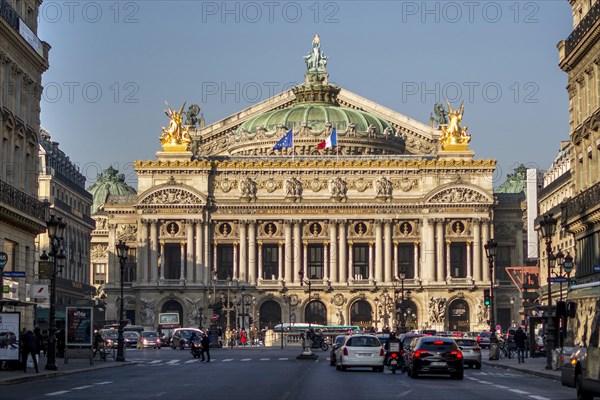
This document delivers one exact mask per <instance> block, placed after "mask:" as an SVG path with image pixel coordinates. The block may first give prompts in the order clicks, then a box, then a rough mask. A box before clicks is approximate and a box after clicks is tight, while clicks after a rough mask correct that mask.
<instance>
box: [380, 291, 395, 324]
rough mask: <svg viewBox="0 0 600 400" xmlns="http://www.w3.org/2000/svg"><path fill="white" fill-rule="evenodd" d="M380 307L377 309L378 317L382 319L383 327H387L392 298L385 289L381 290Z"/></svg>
mask: <svg viewBox="0 0 600 400" xmlns="http://www.w3.org/2000/svg"><path fill="white" fill-rule="evenodd" d="M379 302H380V303H381V307H380V309H379V317H381V319H383V329H389V321H390V309H391V308H392V298H391V297H390V295H389V294H388V292H387V291H385V290H384V291H383V294H382V296H381V300H379Z"/></svg>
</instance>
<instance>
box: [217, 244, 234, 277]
mask: <svg viewBox="0 0 600 400" xmlns="http://www.w3.org/2000/svg"><path fill="white" fill-rule="evenodd" d="M227 278H229V279H232V278H233V244H218V245H217V279H219V280H225V279H227Z"/></svg>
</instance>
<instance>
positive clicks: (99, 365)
mask: <svg viewBox="0 0 600 400" xmlns="http://www.w3.org/2000/svg"><path fill="white" fill-rule="evenodd" d="M132 364H135V362H132V361H125V362H116V361H114V360H112V359H108V360H107V361H100V360H94V363H93V364H92V365H90V360H89V359H78V358H70V359H69V363H68V364H65V359H64V358H57V359H56V367H57V370H56V371H48V370H45V369H44V367H45V366H46V357H40V360H39V362H38V367H39V370H40V372H39V373H36V372H35V368H27V373H23V370H22V369H20V370H13V371H7V370H0V386H3V385H13V384H16V383H22V382H30V381H37V380H42V379H48V378H53V377H56V376H62V375H70V374H76V373H79V372H87V371H94V370H98V369H103V368H113V367H122V366H125V365H132Z"/></svg>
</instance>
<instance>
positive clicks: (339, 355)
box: [335, 334, 385, 372]
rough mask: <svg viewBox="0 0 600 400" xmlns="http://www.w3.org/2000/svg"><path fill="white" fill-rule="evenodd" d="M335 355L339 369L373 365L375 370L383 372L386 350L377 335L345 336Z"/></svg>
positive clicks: (344, 369)
mask: <svg viewBox="0 0 600 400" xmlns="http://www.w3.org/2000/svg"><path fill="white" fill-rule="evenodd" d="M335 355H336V364H335V368H336V369H337V370H341V371H346V370H347V369H348V368H354V367H371V368H372V369H373V371H375V372H383V359H384V357H385V350H384V349H383V347H382V346H381V342H380V341H379V339H378V338H377V336H375V335H365V334H355V335H348V336H345V337H344V341H343V342H342V344H341V345H340V347H339V348H338V349H337V351H336V354H335Z"/></svg>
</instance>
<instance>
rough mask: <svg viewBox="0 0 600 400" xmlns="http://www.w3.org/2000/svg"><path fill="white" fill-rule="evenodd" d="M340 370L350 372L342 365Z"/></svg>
mask: <svg viewBox="0 0 600 400" xmlns="http://www.w3.org/2000/svg"><path fill="white" fill-rule="evenodd" d="M340 368H341V369H342V371H348V368H346V366H345V365H344V364H342V363H340Z"/></svg>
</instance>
